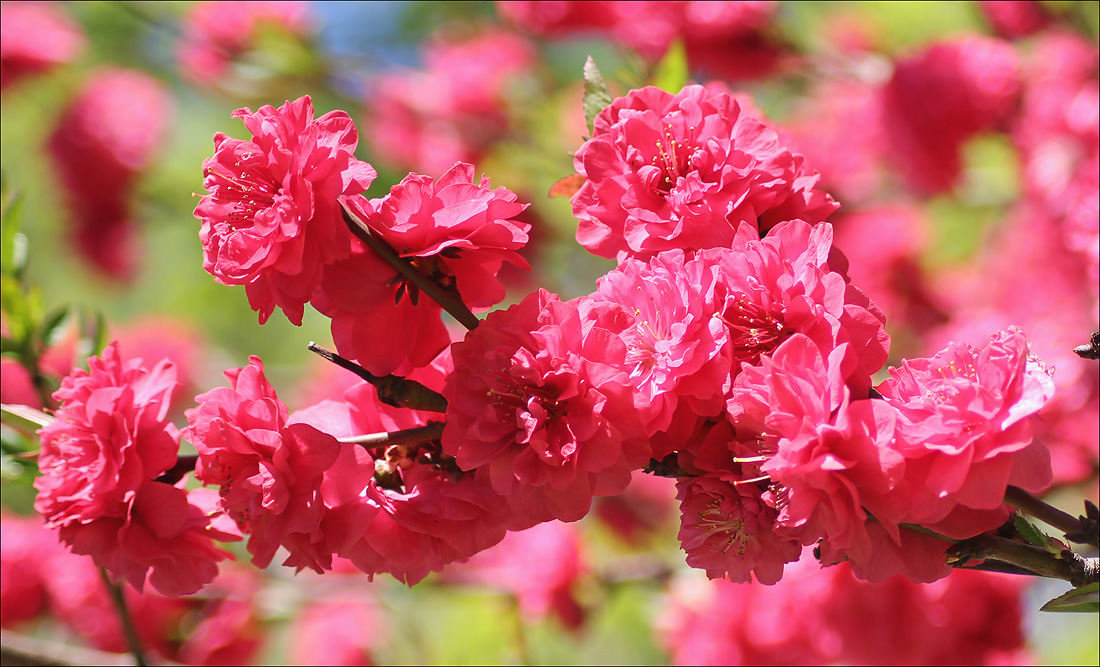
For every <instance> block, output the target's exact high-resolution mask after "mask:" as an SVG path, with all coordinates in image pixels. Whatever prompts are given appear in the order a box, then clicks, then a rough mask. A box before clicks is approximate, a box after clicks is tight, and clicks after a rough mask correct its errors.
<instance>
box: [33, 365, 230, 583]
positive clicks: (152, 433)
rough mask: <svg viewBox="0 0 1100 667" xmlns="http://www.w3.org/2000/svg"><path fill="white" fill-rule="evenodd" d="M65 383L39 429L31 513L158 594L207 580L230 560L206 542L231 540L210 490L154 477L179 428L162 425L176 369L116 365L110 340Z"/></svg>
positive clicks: (76, 547)
mask: <svg viewBox="0 0 1100 667" xmlns="http://www.w3.org/2000/svg"><path fill="white" fill-rule="evenodd" d="M88 363H89V367H90V369H89V371H82V370H79V369H77V370H75V371H74V372H73V374H72V375H70V376H68V377H67V378H65V381H64V382H63V383H62V385H61V388H60V389H58V390H57V392H56V393H55V394H54V399H55V400H57V401H58V402H59V403H60V404H61V408H60V409H59V410H58V411H57V415H56V417H57V419H56V421H54V422H53V423H51V424H50V425H49V426H47V427H45V428H44V429H42V431H41V438H42V452H41V454H40V455H39V465H40V467H41V469H42V476H41V477H39V478H38V479H37V480H35V488H37V489H38V499H37V500H36V501H35V509H36V510H38V511H39V512H40V513H41V514H42V515H43V516H44V517H45V518H46V525H47V526H49V527H51V528H57V529H58V530H59V531H60V535H61V539H62V540H63V541H64V542H65V543H66V544H68V545H69V546H70V548H71V549H72V551H73V552H74V553H78V554H87V555H90V556H91V557H92V558H93V559H94V560H95V562H96V564H97V565H99V566H101V567H104V568H106V569H107V570H108V571H110V572H111V573H113V574H114V575H115V576H117V577H120V578H122V577H124V578H125V579H126V580H127V581H128V582H129V583H130V584H132V585H133V586H134V587H135V588H137V589H138V590H139V591H140V590H141V589H142V587H143V586H144V584H145V582H146V579H147V578H148V581H149V583H150V584H151V585H152V586H153V587H154V588H156V589H157V590H158V591H160V592H162V593H164V594H166V595H173V596H174V595H184V594H187V593H193V592H195V591H197V590H199V589H200V588H201V587H202V586H203V585H204V584H207V583H210V582H211V581H212V580H213V579H214V577H215V575H216V574H217V565H216V563H217V562H218V561H220V560H224V559H226V558H228V557H229V554H227V553H226V552H224V551H222V550H221V549H219V548H217V547H216V546H215V545H214V543H213V540H215V539H216V540H220V541H230V540H234V539H239V534H238V533H236V531H235V530H234V529H233V527H232V526H231V525H229V526H228V527H227V526H226V525H225V524H224V522H222V521H220V516H219V515H220V514H221V512H220V511H219V510H217V509H216V507H215V506H214V503H213V502H212V501H213V499H212V498H210V497H209V495H208V494H209V491H207V490H204V489H198V490H194V491H187V490H185V489H184V488H183V487H182V486H180V485H173V484H171V483H168V482H166V481H160V479H158V478H160V477H161V475H163V474H164V473H165V472H167V471H168V470H169V469H170V468H172V467H173V466H174V465H175V463H176V455H177V452H178V450H179V432H178V431H177V429H176V428H175V427H174V426H173V425H172V424H171V423H170V422H168V421H167V420H165V415H166V414H167V412H168V409H169V401H170V399H171V395H172V392H173V391H174V390H175V388H176V384H177V382H176V372H175V367H174V366H173V365H172V364H171V363H170V362H168V361H167V360H165V361H162V362H161V363H159V364H157V365H156V366H155V367H153V369H152V370H148V369H146V368H145V367H144V366H142V365H141V360H140V359H134V360H130V361H123V359H122V357H121V355H120V354H119V351H118V346H117V344H114V345H111V346H110V347H108V348H107V349H106V350H105V351H104V352H103V356H102V357H92V358H91V359H89V360H88Z"/></svg>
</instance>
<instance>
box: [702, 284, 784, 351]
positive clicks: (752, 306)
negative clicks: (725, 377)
mask: <svg viewBox="0 0 1100 667" xmlns="http://www.w3.org/2000/svg"><path fill="white" fill-rule="evenodd" d="M718 317H719V318H720V319H721V320H722V321H723V322H724V323H725V324H726V327H728V329H729V336H730V343H732V345H733V352H734V354H733V356H734V361H737V362H742V361H747V362H749V363H756V362H757V361H758V360H759V359H760V355H761V354H763V353H765V352H768V351H769V350H772V349H774V348H775V347H777V346H778V345H779V343H781V342H782V341H783V340H784V339H785V338H787V337H788V336H790V335H791V334H792V333H793V332H792V331H790V330H789V329H787V328H786V327H785V325H784V323H783V320H782V319H780V318H779V317H777V316H775V315H774V314H772V313H770V312H769V311H768V310H767V309H765V308H764V307H763V306H761V305H759V304H756V303H753V302H752V301H750V300H749V299H748V298H746V297H745V295H744V294H741V295H739V296H738V297H737V300H736V301H734V302H733V304H732V305H730V306H729V307H728V308H727V309H726V312H725V313H724V314H723V315H719V316H718Z"/></svg>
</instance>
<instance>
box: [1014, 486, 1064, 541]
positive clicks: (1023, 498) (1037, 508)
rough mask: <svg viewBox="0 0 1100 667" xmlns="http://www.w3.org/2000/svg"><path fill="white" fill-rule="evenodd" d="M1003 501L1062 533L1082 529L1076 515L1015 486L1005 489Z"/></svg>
mask: <svg viewBox="0 0 1100 667" xmlns="http://www.w3.org/2000/svg"><path fill="white" fill-rule="evenodd" d="M1005 502H1006V503H1008V504H1009V505H1011V506H1013V507H1015V508H1016V509H1018V510H1020V511H1021V512H1023V513H1024V514H1028V515H1030V516H1033V517H1035V518H1036V519H1038V520H1040V521H1042V522H1043V523H1045V524H1047V525H1048V526H1054V527H1055V528H1057V529H1058V530H1060V531H1062V532H1063V533H1066V534H1075V533H1078V532H1080V531H1081V529H1082V525H1081V520H1080V519H1078V518H1077V517H1075V516H1073V515H1072V514H1067V513H1066V512H1063V511H1062V510H1060V509H1058V508H1057V507H1054V506H1052V505H1049V504H1047V503H1045V502H1043V501H1042V500H1039V499H1038V498H1036V497H1035V496H1033V495H1031V494H1030V493H1028V492H1027V491H1024V490H1023V489H1021V488H1019V487H1017V486H1009V487H1008V489H1006V490H1005Z"/></svg>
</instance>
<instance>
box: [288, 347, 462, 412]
mask: <svg viewBox="0 0 1100 667" xmlns="http://www.w3.org/2000/svg"><path fill="white" fill-rule="evenodd" d="M309 351H310V352H314V353H316V354H318V355H320V356H321V357H323V358H324V359H326V360H328V361H331V362H332V363H334V364H336V365H337V366H339V367H340V368H344V369H347V370H349V371H351V372H352V373H355V374H356V375H358V376H359V377H361V378H363V379H364V380H366V381H367V382H369V383H370V384H371V385H372V386H373V387H374V388H375V389H376V390H378V400H380V401H382V402H383V403H385V404H386V405H391V406H393V407H395V408H410V409H412V410H427V411H428V412H446V411H447V399H445V398H443V396H442V395H441V394H439V393H438V392H435V391H432V390H431V389H428V388H427V387H425V386H424V385H422V384H420V383H419V382H417V381H416V380H409V379H408V378H403V377H399V376H397V375H385V376H378V375H375V374H373V373H371V372H370V371H368V370H367V369H365V368H363V367H362V366H360V365H359V364H357V363H355V362H354V361H351V360H350V359H345V358H344V357H341V356H340V355H338V354H336V353H335V352H332V351H329V350H326V349H325V348H323V347H321V346H320V345H317V344H316V343H314V342H313V341H310V343H309Z"/></svg>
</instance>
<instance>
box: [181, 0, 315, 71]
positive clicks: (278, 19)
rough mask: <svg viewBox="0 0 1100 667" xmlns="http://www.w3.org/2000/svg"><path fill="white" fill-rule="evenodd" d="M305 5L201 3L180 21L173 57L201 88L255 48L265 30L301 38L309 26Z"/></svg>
mask: <svg viewBox="0 0 1100 667" xmlns="http://www.w3.org/2000/svg"><path fill="white" fill-rule="evenodd" d="M309 14H310V12H309V6H308V4H307V3H305V2H200V3H195V4H193V5H192V6H191V7H190V10H189V11H188V13H187V15H186V16H185V17H184V19H183V39H182V40H181V41H180V44H179V47H178V52H177V54H176V57H177V59H178V61H179V65H180V70H181V71H182V72H183V75H184V76H185V77H187V78H188V79H190V80H191V81H193V82H195V83H197V84H200V85H207V86H209V85H212V84H215V83H217V82H218V81H219V80H220V79H222V78H224V77H225V76H226V73H227V71H228V70H229V68H230V65H231V64H232V62H233V61H234V60H236V59H237V58H239V57H241V56H242V55H245V54H247V53H248V52H249V51H252V50H253V49H255V48H257V38H258V37H260V36H262V35H263V33H264V31H265V30H278V31H279V32H280V36H284V37H285V36H302V35H304V34H305V33H306V32H307V30H308V28H309V23H310V16H309Z"/></svg>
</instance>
